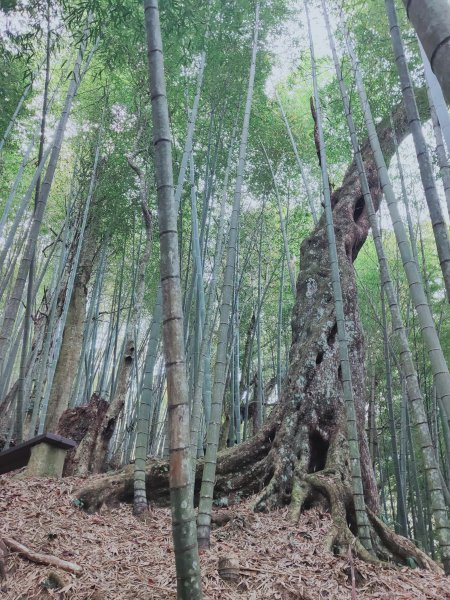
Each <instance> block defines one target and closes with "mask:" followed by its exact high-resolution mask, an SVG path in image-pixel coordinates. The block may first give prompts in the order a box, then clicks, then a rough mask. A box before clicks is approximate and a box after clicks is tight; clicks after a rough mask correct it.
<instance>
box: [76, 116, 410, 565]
mask: <svg viewBox="0 0 450 600" xmlns="http://www.w3.org/2000/svg"><path fill="white" fill-rule="evenodd" d="M394 124H395V128H396V133H397V137H398V140H400V141H401V140H402V139H403V138H404V137H405V135H406V134H407V123H406V118H405V115H404V113H403V111H402V110H401V109H399V110H397V111H396V113H395V114H394ZM391 133H392V131H391V126H390V124H389V122H388V120H384V121H383V122H381V123H380V125H379V126H378V134H379V138H380V142H381V144H382V148H383V152H384V154H385V157H386V159H387V160H389V159H390V158H391V157H392V155H393V153H394V151H395V149H394V144H393V141H392V136H391ZM362 155H363V158H364V164H365V168H366V172H367V175H368V180H369V186H370V190H371V193H372V198H373V203H374V206H375V209H378V207H379V203H380V200H381V195H382V194H381V188H380V185H379V181H378V176H377V170H376V166H375V163H374V160H373V156H372V153H371V151H370V147H369V144H368V143H366V144H365V145H364V146H363V147H362ZM332 206H333V218H334V226H335V234H336V244H337V251H338V258H339V265H340V269H341V280H342V289H343V300H344V306H345V315H346V327H347V336H348V343H349V354H350V363H351V366H352V381H353V393H354V398H355V404H356V412H357V426H358V433H359V439H360V454H361V468H362V478H363V487H364V495H365V501H366V505H367V507H368V508H369V509H370V510H371V511H373V512H377V510H378V494H377V488H376V482H375V477H374V473H373V470H372V466H371V459H370V453H369V448H368V443H367V436H366V432H365V418H364V417H365V415H364V409H365V402H366V386H365V372H364V336H363V331H362V328H361V323H360V318H359V311H358V304H357V296H356V281H355V273H354V268H353V261H354V260H355V258H356V256H357V255H358V252H359V250H360V249H361V247H362V245H363V244H364V242H365V240H366V238H367V235H368V232H369V221H368V217H367V213H366V210H365V208H364V199H363V195H362V191H361V186H360V182H359V178H358V172H357V169H356V165H355V163H354V162H352V164H351V165H350V167H349V168H348V170H347V173H346V175H345V177H344V181H343V184H342V186H341V187H340V188H339V189H337V190H336V191H335V192H334V193H333V195H332ZM300 264H301V271H300V274H299V278H298V282H297V298H296V303H295V306H294V310H293V316H292V345H291V349H290V357H289V369H288V372H287V375H286V377H285V380H284V384H283V389H282V394H281V399H280V402H279V404H278V405H277V406H276V407H275V408H274V409H273V410H272V413H271V414H270V415H269V417H268V420H267V421H266V423H265V425H264V426H263V428H262V429H261V430H260V431H259V432H258V433H257V434H256V435H255V436H254V437H253V438H251V439H250V440H248V441H247V442H244V443H243V444H240V445H239V446H235V447H233V448H230V449H228V450H225V451H222V452H221V453H220V454H219V456H218V463H217V481H216V487H215V495H216V496H219V497H220V496H222V495H226V496H227V497H229V498H230V497H231V499H232V498H233V496H234V495H237V497H245V496H248V495H251V494H254V493H259V494H260V495H259V497H258V500H257V501H256V505H255V508H256V509H257V510H270V509H271V508H275V507H278V506H282V505H285V504H288V503H291V504H292V505H293V507H294V509H295V511H294V512H297V510H299V509H301V508H302V507H309V506H312V505H314V504H315V503H320V504H323V503H324V502H325V503H326V504H327V505H328V506H329V508H330V510H331V512H332V515H333V518H334V521H335V524H336V527H335V529H334V531H333V533H332V536H331V537H330V540H329V544H330V547H335V546H336V545H338V546H340V545H342V544H344V543H346V542H350V539H351V537H352V536H351V532H350V530H352V531H353V533H355V532H356V525H355V521H354V507H353V501H352V493H351V477H350V468H349V458H348V447H347V446H348V444H347V426H346V416H345V406H344V401H343V397H342V384H341V380H340V369H339V350H338V344H337V335H336V333H337V332H336V319H335V311H334V302H333V296H332V290H331V280H330V268H329V259H328V250H327V239H326V234H325V218H324V216H322V217H321V218H320V220H319V223H318V225H317V226H316V227H315V229H314V230H313V232H312V233H311V235H310V236H309V237H308V238H306V239H305V240H304V241H303V243H302V246H301V257H300ZM201 466H202V463H201V462H200V463H199V465H198V468H197V478H196V479H197V483H198V481H199V477H200V473H201ZM166 470H167V467H166V465H165V464H163V463H161V462H152V463H150V464H149V465H148V468H147V494H148V498H149V499H150V500H151V501H153V502H161V501H164V500H166V499H167V497H168V489H167V475H166ZM162 485H164V486H165V489H162V487H161V486H162ZM132 490H133V483H132V470H131V469H129V468H126V469H125V470H123V471H120V472H118V473H116V474H114V475H111V476H104V477H102V478H99V479H96V480H95V481H94V482H93V483H92V484H88V486H87V487H85V488H84V489H82V490H80V491H79V492H78V497H79V498H80V499H81V500H82V501H83V502H84V506H85V507H86V508H87V509H89V510H95V509H97V508H99V507H100V506H101V505H102V504H104V503H106V504H111V503H114V502H117V501H130V500H131V499H132ZM339 523H340V524H341V526H340V527H339V526H338V525H339ZM347 524H349V526H350V529H348V527H347ZM378 526H379V525H378ZM392 535H393V536H394V537H395V534H392ZM391 546H392V544H391ZM360 551H361V553H362V554H363V549H361V548H360ZM391 551H392V547H391ZM397 554H399V553H397ZM366 558H368V556H366Z"/></svg>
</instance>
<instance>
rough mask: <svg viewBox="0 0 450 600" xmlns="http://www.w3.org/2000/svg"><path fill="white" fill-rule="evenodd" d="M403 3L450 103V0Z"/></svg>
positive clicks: (408, 1)
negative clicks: (449, 0)
mask: <svg viewBox="0 0 450 600" xmlns="http://www.w3.org/2000/svg"><path fill="white" fill-rule="evenodd" d="M403 4H404V5H405V8H406V13H407V15H408V18H409V20H410V21H411V23H412V24H413V26H414V29H415V30H416V32H417V35H418V36H419V39H420V41H421V42H422V46H423V48H424V50H425V53H426V55H427V56H428V60H429V61H430V65H431V68H432V70H433V73H434V74H435V75H436V77H437V78H438V80H439V83H440V84H441V88H442V91H443V93H444V96H445V99H446V101H447V104H450V70H449V68H448V66H449V64H450V4H449V3H448V0H403Z"/></svg>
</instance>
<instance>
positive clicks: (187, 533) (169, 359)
mask: <svg viewBox="0 0 450 600" xmlns="http://www.w3.org/2000/svg"><path fill="white" fill-rule="evenodd" d="M144 7H145V24H146V30H147V45H148V61H149V73H150V94H151V103H152V121H153V136H154V137H153V143H154V149H155V150H154V162H155V176H156V189H157V195H158V214H159V240H160V252H161V289H162V298H163V302H162V307H163V339H164V356H165V362H166V374H167V397H168V413H169V414H168V417H169V438H170V439H169V451H170V471H169V484H170V495H171V508H172V536H173V543H174V550H175V564H176V571H177V596H178V598H179V599H180V600H196V599H201V598H202V591H201V578H200V563H199V557H198V548H197V541H196V527H195V514H194V507H193V500H192V495H191V473H192V470H191V460H190V434H189V400H188V386H187V379H186V359H185V353H184V336H183V311H182V301H181V281H180V259H179V254H178V232H177V212H178V211H177V208H178V207H177V202H176V201H175V198H174V194H173V174H172V144H171V134H170V125H169V112H168V105H167V96H166V85H165V75H164V62H163V48H162V39H161V29H160V23H159V11H158V2H157V0H145V1H144Z"/></svg>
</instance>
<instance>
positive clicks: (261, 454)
mask: <svg viewBox="0 0 450 600" xmlns="http://www.w3.org/2000/svg"><path fill="white" fill-rule="evenodd" d="M271 435H272V427H271V426H270V425H269V424H268V425H267V426H266V427H264V428H263V429H262V430H261V432H259V433H258V435H256V436H255V437H253V438H252V439H251V440H249V441H248V442H244V443H243V444H240V445H239V450H238V451H236V447H235V448H229V449H226V450H223V451H222V452H220V453H219V456H218V460H217V471H216V485H215V489H214V495H215V497H216V498H218V499H220V498H226V499H227V502H229V503H233V501H234V499H236V500H239V499H241V498H246V497H248V496H251V495H253V494H256V493H258V492H260V491H261V490H262V489H263V488H264V487H265V485H266V484H267V471H268V468H267V455H268V452H269V449H270V446H271ZM202 471H203V462H202V461H199V462H198V464H197V469H196V474H195V494H196V495H197V494H198V492H199V490H200V484H201V477H202ZM168 473H169V466H168V463H167V462H166V461H163V460H155V459H151V460H149V461H148V462H147V467H146V487H147V498H149V502H150V504H153V505H158V506H167V505H168V504H169V480H168ZM133 476H134V465H127V466H126V467H124V468H123V469H121V470H120V471H114V472H113V473H106V474H105V475H99V476H95V477H92V478H89V480H88V481H87V483H86V486H85V487H83V488H82V489H80V490H78V492H77V493H76V497H77V498H78V499H79V500H80V502H81V503H82V504H81V505H82V507H83V508H84V509H85V510H87V511H88V512H95V511H97V510H99V509H100V508H101V507H102V506H104V505H105V506H114V505H117V504H118V503H120V502H129V503H131V502H133V494H134V487H133Z"/></svg>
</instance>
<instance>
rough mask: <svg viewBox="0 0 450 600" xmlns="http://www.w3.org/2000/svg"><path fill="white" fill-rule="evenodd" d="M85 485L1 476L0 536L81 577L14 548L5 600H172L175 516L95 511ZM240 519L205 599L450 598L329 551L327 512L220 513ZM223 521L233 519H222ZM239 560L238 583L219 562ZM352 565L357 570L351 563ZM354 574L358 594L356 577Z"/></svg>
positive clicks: (207, 582) (210, 559) (444, 588)
mask: <svg viewBox="0 0 450 600" xmlns="http://www.w3.org/2000/svg"><path fill="white" fill-rule="evenodd" d="M81 483H82V482H81V481H80V479H76V478H65V479H62V480H58V481H52V480H43V479H27V480H21V479H14V478H13V477H12V476H3V477H0V538H1V537H2V536H9V537H12V538H14V539H15V540H17V541H19V542H21V543H23V544H25V545H26V546H27V547H28V548H30V549H32V550H34V551H39V552H42V553H46V554H52V555H54V556H56V557H58V558H61V559H65V560H67V561H71V562H75V563H77V564H78V565H80V566H81V567H82V568H83V573H82V575H81V576H80V577H74V576H72V575H70V574H67V573H64V572H63V571H58V574H59V575H61V578H60V579H61V582H60V584H61V585H64V588H65V590H66V591H65V592H60V591H57V589H52V588H51V587H47V586H49V585H51V584H52V581H53V580H52V577H50V580H49V574H50V573H51V572H52V571H53V572H55V569H54V568H52V567H48V566H45V565H38V564H36V563H33V562H30V561H28V560H27V559H25V558H22V557H20V556H19V555H18V554H16V553H14V552H13V553H10V554H9V556H8V557H7V561H6V570H7V579H6V582H5V581H3V582H2V585H3V587H2V591H1V593H0V598H5V599H8V600H32V599H34V598H39V599H45V598H58V599H61V600H62V599H66V598H70V599H73V600H88V599H91V600H122V599H123V600H125V599H127V600H130V599H136V600H151V599H158V600H165V599H174V598H175V597H176V595H175V587H176V584H175V575H174V573H175V569H174V561H173V553H172V548H171V531H170V514H169V511H168V510H167V509H160V508H158V509H154V510H152V511H151V512H150V513H149V516H148V518H147V521H146V522H142V521H138V520H136V519H135V518H134V517H133V515H132V512H131V507H130V506H127V505H122V506H120V507H119V508H117V509H112V510H108V511H104V512H100V513H98V514H93V515H89V514H86V513H85V512H83V511H82V510H80V507H78V506H76V504H74V501H73V492H74V491H75V489H77V488H79V487H80V484H81ZM216 514H217V515H218V517H223V516H225V518H226V517H227V516H230V515H231V514H232V515H234V516H233V518H232V519H231V520H229V521H228V522H227V523H226V524H225V525H223V526H222V527H219V528H217V529H215V531H214V533H213V544H212V547H211V549H210V550H209V551H207V552H205V553H203V554H202V556H201V562H202V573H203V583H204V590H205V598H207V599H211V600H212V599H219V598H220V599H227V600H233V599H235V598H242V599H247V600H265V599H267V600H269V599H274V600H276V599H278V600H291V599H298V600H316V599H322V598H323V599H327V600H333V599H335V600H346V599H349V600H352V598H358V600H365V599H369V598H378V599H383V600H394V599H395V600H421V599H435V600H445V599H450V580H448V579H446V578H445V577H444V576H440V575H435V574H432V573H430V572H427V571H423V570H419V569H408V568H402V569H393V568H392V569H391V568H387V567H376V566H371V565H367V564H365V563H361V562H360V561H359V560H356V559H355V560H354V561H353V560H352V561H351V562H350V558H349V557H348V556H346V557H336V556H334V555H332V554H330V553H328V552H326V551H325V550H324V549H323V541H324V538H325V536H326V534H327V531H328V528H329V524H330V522H329V519H328V516H327V515H326V514H323V513H320V512H318V511H317V510H314V511H309V512H307V513H305V514H303V515H302V517H301V519H300V521H299V523H298V525H292V524H291V523H290V522H289V521H288V519H287V511H285V510H280V511H276V512H273V513H271V514H269V515H262V514H254V513H253V512H252V511H251V509H250V503H245V504H241V505H239V506H238V507H233V512H231V509H230V510H228V509H220V511H218V512H217V513H216ZM224 520H225V519H224ZM222 556H234V557H235V558H237V559H238V560H239V564H240V576H239V581H238V582H237V583H229V582H227V581H224V580H223V579H221V578H220V577H219V574H218V570H217V565H218V558H219V557H222ZM351 564H352V565H353V567H352V566H351ZM352 570H353V573H354V575H355V579H356V582H355V590H354V593H353V595H352V583H351V580H352V578H351V574H352Z"/></svg>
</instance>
